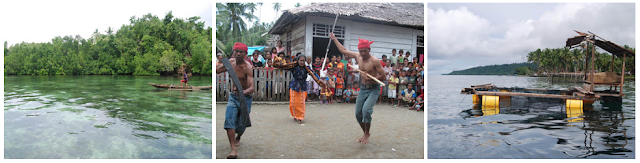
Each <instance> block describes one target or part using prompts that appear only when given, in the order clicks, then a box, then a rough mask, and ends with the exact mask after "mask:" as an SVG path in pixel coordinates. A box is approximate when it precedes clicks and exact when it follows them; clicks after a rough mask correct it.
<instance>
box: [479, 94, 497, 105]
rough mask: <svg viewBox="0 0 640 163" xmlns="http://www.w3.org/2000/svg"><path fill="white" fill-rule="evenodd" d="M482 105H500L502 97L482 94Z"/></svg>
mask: <svg viewBox="0 0 640 163" xmlns="http://www.w3.org/2000/svg"><path fill="white" fill-rule="evenodd" d="M482 106H500V97H498V96H487V95H484V96H482Z"/></svg>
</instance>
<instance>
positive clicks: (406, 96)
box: [400, 84, 416, 110]
mask: <svg viewBox="0 0 640 163" xmlns="http://www.w3.org/2000/svg"><path fill="white" fill-rule="evenodd" d="M412 86H413V85H411V84H408V87H407V88H406V89H404V90H403V91H402V92H401V93H400V95H402V96H401V98H402V101H404V103H405V105H404V107H409V104H411V103H413V101H414V100H415V98H416V91H414V90H413V89H412V88H413V87H412ZM409 110H413V109H412V108H409Z"/></svg>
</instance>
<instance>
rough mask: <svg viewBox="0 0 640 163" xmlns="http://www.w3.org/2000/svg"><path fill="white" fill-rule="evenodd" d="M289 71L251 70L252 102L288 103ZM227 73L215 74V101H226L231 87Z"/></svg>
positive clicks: (290, 77) (271, 69)
mask: <svg viewBox="0 0 640 163" xmlns="http://www.w3.org/2000/svg"><path fill="white" fill-rule="evenodd" d="M292 78H293V77H292V76H291V72H290V71H286V70H279V69H273V68H254V69H253V85H254V88H255V91H254V92H253V101H289V83H290V82H291V79H292ZM232 85H233V84H232V82H231V78H229V74H228V73H226V72H225V73H220V74H216V86H215V87H216V95H215V96H216V101H227V100H228V99H229V91H230V90H231V86H232Z"/></svg>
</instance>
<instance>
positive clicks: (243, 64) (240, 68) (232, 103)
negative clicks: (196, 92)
mask: <svg viewBox="0 0 640 163" xmlns="http://www.w3.org/2000/svg"><path fill="white" fill-rule="evenodd" d="M247 50H248V49H247V45H245V44H243V43H239V42H236V44H234V45H233V52H232V56H233V57H232V58H231V59H229V62H231V65H232V66H233V71H235V72H236V75H237V76H238V79H239V80H240V84H241V85H242V88H243V89H244V90H241V91H242V95H244V96H245V97H244V99H245V102H246V103H247V111H248V112H249V113H251V101H253V97H252V96H251V94H252V93H253V91H254V90H253V89H254V87H253V66H252V64H251V63H249V62H247V61H245V60H244V58H245V57H246V56H247ZM225 71H227V70H226V69H225V68H224V65H219V66H217V67H216V73H218V74H219V73H223V72H225ZM232 89H233V91H232V92H229V100H228V101H227V110H226V112H225V119H224V129H226V130H227V137H228V138H229V144H230V145H231V153H229V155H227V158H237V157H238V151H236V146H238V145H240V137H241V136H242V134H243V133H244V131H245V129H246V127H245V126H243V125H241V124H238V119H240V114H239V108H240V104H239V103H240V102H239V101H238V96H239V95H238V94H237V93H240V90H237V88H236V87H235V86H234V87H233V88H232ZM236 92H237V93H236ZM236 133H237V134H238V136H237V137H236Z"/></svg>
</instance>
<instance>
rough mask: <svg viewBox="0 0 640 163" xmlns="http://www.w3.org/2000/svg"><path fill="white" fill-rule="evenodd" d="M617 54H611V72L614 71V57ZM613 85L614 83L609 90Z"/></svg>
mask: <svg viewBox="0 0 640 163" xmlns="http://www.w3.org/2000/svg"><path fill="white" fill-rule="evenodd" d="M615 57H616V55H613V54H611V72H613V58H615ZM612 87H613V85H610V86H609V90H611V88H612Z"/></svg>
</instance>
